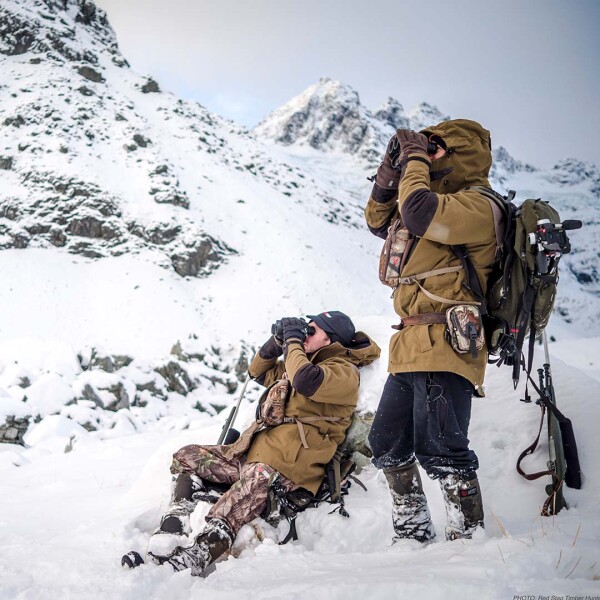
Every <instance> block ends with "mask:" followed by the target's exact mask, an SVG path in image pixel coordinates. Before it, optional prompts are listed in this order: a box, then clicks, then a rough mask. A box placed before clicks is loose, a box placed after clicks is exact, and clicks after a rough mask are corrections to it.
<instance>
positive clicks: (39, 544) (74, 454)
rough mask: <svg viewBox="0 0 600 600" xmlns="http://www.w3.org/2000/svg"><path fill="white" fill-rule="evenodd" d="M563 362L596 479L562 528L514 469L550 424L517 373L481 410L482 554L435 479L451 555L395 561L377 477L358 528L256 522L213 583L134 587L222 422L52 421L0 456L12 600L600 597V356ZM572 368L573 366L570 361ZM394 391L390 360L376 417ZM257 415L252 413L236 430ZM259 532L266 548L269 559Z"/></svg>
mask: <svg viewBox="0 0 600 600" xmlns="http://www.w3.org/2000/svg"><path fill="white" fill-rule="evenodd" d="M364 321H365V325H369V327H366V326H365V329H366V330H367V331H377V330H380V329H385V328H386V327H387V325H388V323H387V321H386V320H385V319H383V318H380V317H379V318H377V317H371V318H365V319H364ZM551 349H552V367H553V375H554V380H555V386H556V393H557V399H558V403H559V406H560V408H561V410H563V411H564V412H565V413H566V414H567V415H568V416H569V417H570V418H571V419H572V420H573V425H574V428H575V433H576V435H577V440H578V444H579V453H580V459H581V465H582V469H583V472H584V474H585V482H584V487H583V489H582V490H579V491H578V490H570V489H565V496H566V499H567V501H568V503H569V505H570V507H569V509H568V510H566V511H562V512H561V513H560V514H559V515H557V516H555V517H550V518H543V517H540V516H539V511H540V509H541V505H542V503H543V501H544V499H545V495H544V491H543V485H544V481H545V479H542V480H540V481H537V482H528V481H525V480H524V479H522V478H520V477H519V475H518V474H517V473H516V471H515V468H514V465H515V462H516V457H517V456H518V454H519V453H520V451H521V450H522V449H524V448H525V447H526V446H527V445H528V444H529V443H531V441H532V440H533V438H534V437H535V433H536V427H537V423H538V419H539V410H538V408H537V407H536V406H535V405H534V404H531V405H526V404H523V403H521V402H519V401H518V398H519V393H520V392H522V390H518V391H517V392H513V391H512V390H511V389H510V387H511V386H510V385H509V384H508V379H509V374H508V372H507V371H505V370H499V369H495V368H493V367H492V368H490V371H489V374H488V378H487V398H485V399H479V400H474V406H473V417H472V425H471V431H470V437H471V441H472V447H473V448H474V449H475V450H476V452H477V453H478V455H479V459H480V463H481V468H480V471H479V474H480V481H481V487H482V495H483V498H484V503H485V509H486V529H485V532H481V533H480V534H479V535H477V536H475V538H474V539H473V540H470V541H455V542H445V541H443V531H444V522H445V516H444V508H443V503H442V498H441V493H440V491H439V489H438V487H437V485H436V483H435V482H432V481H430V480H429V479H428V478H427V477H426V476H425V475H424V474H422V475H423V481H424V487H425V492H426V494H427V496H428V498H429V504H430V508H431V512H432V517H433V521H434V525H435V527H436V530H437V532H438V540H437V541H436V542H434V543H432V544H429V545H427V546H424V547H421V546H419V545H418V544H417V543H416V542H400V543H398V544H396V545H394V546H391V544H390V542H391V537H392V528H391V514H390V511H391V500H390V496H389V492H388V491H387V487H386V483H385V481H384V478H383V476H382V474H381V473H378V472H377V471H376V470H375V469H374V468H372V467H370V466H369V467H367V468H366V469H364V470H363V471H362V473H361V475H360V478H361V480H362V481H363V482H364V483H365V484H366V486H367V488H368V491H367V492H364V491H363V490H362V489H360V488H359V487H358V486H354V487H353V488H352V489H351V493H350V495H349V496H348V498H347V509H348V512H349V513H350V518H349V519H345V518H343V517H341V516H339V515H338V514H331V515H330V514H329V511H330V508H329V507H328V506H322V507H319V508H318V509H310V510H308V511H307V512H305V513H303V514H302V515H301V516H300V517H299V523H298V531H299V535H300V540H299V541H298V542H293V543H290V544H288V545H286V546H278V545H276V544H275V542H274V541H273V540H274V539H275V538H276V535H279V536H280V537H283V535H285V531H286V527H285V526H284V524H282V525H280V526H279V531H278V532H275V531H273V530H272V528H270V526H268V525H267V524H266V523H264V522H263V521H261V520H258V521H257V522H255V523H254V527H253V526H251V525H248V526H246V527H245V528H244V530H243V531H242V532H241V533H240V536H239V539H238V542H237V544H236V547H235V554H236V555H237V556H235V557H233V556H232V557H230V558H228V559H227V560H225V561H223V562H220V563H218V565H217V569H216V571H215V573H213V574H211V575H210V576H209V577H208V578H206V579H195V578H192V577H190V576H189V574H188V573H177V574H173V573H172V572H170V571H169V570H168V569H166V568H159V567H156V566H154V565H147V566H143V567H141V568H139V569H137V570H135V571H127V570H123V569H122V568H121V566H120V557H121V555H122V554H123V553H125V552H127V551H129V550H131V549H136V550H138V551H140V552H141V553H142V554H143V553H144V552H145V549H146V547H147V544H148V540H149V536H150V534H151V532H152V531H153V530H154V528H155V527H156V525H157V523H158V520H159V517H160V514H161V511H162V510H164V508H165V506H166V504H167V502H168V496H169V483H170V474H169V471H168V467H169V463H170V457H171V454H172V453H173V452H174V451H175V450H176V449H178V448H179V447H181V446H183V445H185V444H188V443H214V440H216V438H217V437H218V434H219V431H220V424H221V423H222V421H223V419H224V418H225V416H224V415H223V414H221V415H219V416H217V417H211V416H209V415H207V414H205V413H203V414H199V415H198V417H197V418H196V419H194V420H192V421H190V422H189V427H188V428H187V429H184V430H181V428H180V427H177V426H175V423H174V422H170V423H169V422H168V419H166V420H164V421H159V424H160V423H162V425H161V429H157V425H156V424H154V425H153V426H152V427H147V428H141V429H140V428H139V426H138V429H137V430H133V428H130V429H129V430H127V429H126V428H125V427H123V426H122V427H120V428H115V429H112V430H103V431H98V432H91V433H90V432H87V431H85V430H84V429H83V428H81V427H79V426H77V425H76V424H75V423H74V422H73V421H72V420H70V419H67V418H65V417H63V416H59V415H52V416H47V417H45V418H44V419H43V420H42V421H41V422H40V423H38V424H36V425H35V426H34V427H33V428H32V429H31V431H30V432H28V434H27V438H26V442H27V444H28V447H27V448H22V447H19V446H12V445H10V446H9V445H2V446H0V494H1V496H2V499H3V500H2V503H3V513H2V514H3V517H2V518H0V533H1V536H0V546H1V547H2V548H3V552H2V553H1V554H0V578H1V580H2V582H3V585H2V589H1V591H0V598H6V599H8V598H15V597H27V598H44V599H46V598H64V597H65V595H69V597H73V598H83V597H85V598H106V597H110V598H123V599H128V598H138V597H140V594H141V595H143V596H144V597H147V598H161V597H164V596H165V595H169V596H173V595H176V596H177V597H190V598H194V597H196V596H198V595H203V596H204V597H210V598H218V599H220V598H250V597H253V596H255V595H261V597H266V598H271V597H273V598H275V597H278V598H308V597H314V596H316V597H328V598H329V597H331V598H362V597H369V598H371V597H372V598H388V597H389V598H392V597H394V598H395V597H397V596H398V590H399V589H402V594H403V595H404V594H406V595H409V596H411V595H413V594H418V595H419V596H420V597H422V598H427V599H429V598H432V599H434V598H442V597H447V595H448V594H460V595H461V597H464V598H475V597H481V596H484V597H491V598H507V597H512V596H513V595H526V594H534V595H536V597H537V595H540V594H542V595H552V594H553V595H558V596H560V595H563V596H564V595H567V594H568V595H585V594H590V595H593V594H595V595H597V594H598V591H599V589H600V584H599V583H598V581H600V561H599V560H598V559H599V558H600V556H598V555H599V548H600V523H599V521H598V518H597V498H598V497H599V495H600V483H599V482H600V467H599V465H598V462H597V460H596V458H597V456H598V455H599V453H600V438H599V437H598V436H597V435H596V433H597V432H596V427H597V423H598V422H599V421H598V418H599V417H600V407H599V405H598V402H597V398H598V396H599V395H600V382H599V381H598V380H594V379H591V378H589V377H588V376H586V375H585V374H583V373H582V372H581V371H579V370H578V369H577V368H576V367H574V366H572V365H573V364H577V363H578V362H582V361H583V359H584V357H589V356H590V353H591V352H594V351H596V352H597V341H596V340H581V341H580V343H579V345H578V346H577V347H574V346H572V345H571V344H570V342H568V341H567V342H562V343H561V342H557V343H554V344H551ZM563 353H566V354H568V356H569V363H570V364H566V363H565V362H563V361H562V360H560V359H558V358H557V355H560V354H563ZM540 354H541V353H540V352H538V358H540V356H539V355H540ZM540 359H541V358H540ZM384 380H385V362H384V360H380V361H378V362H377V363H375V364H374V365H372V366H371V367H367V368H365V369H363V377H362V390H361V405H362V406H363V407H364V408H365V409H371V410H372V409H374V408H375V406H376V403H377V399H378V391H377V387H378V385H377V383H378V384H379V387H380V386H381V385H382V384H383V381H384ZM252 385H253V386H255V387H256V384H252ZM122 412H123V413H125V412H126V411H122ZM225 412H227V411H225ZM252 412H253V408H252V405H251V403H250V402H249V401H244V402H243V403H242V411H241V414H240V417H239V424H243V423H245V422H248V421H249V420H250V419H251V414H252ZM126 421H127V419H126V418H125V417H124V422H126ZM546 455H547V447H546V445H545V442H544V441H542V443H541V445H540V448H539V449H538V451H537V452H536V453H535V454H534V456H532V457H529V458H528V459H526V461H525V465H524V466H525V468H526V470H529V471H535V470H540V469H542V468H544V464H545V460H546ZM13 463H16V464H13ZM16 465H20V466H16ZM205 513H206V507H205V506H204V507H199V508H198V509H197V511H196V513H195V514H194V515H193V519H192V525H193V526H194V527H195V528H196V531H197V530H198V528H199V527H201V526H202V517H203V516H204V514H205ZM255 528H256V529H255ZM257 530H259V531H262V532H264V534H265V535H266V538H267V539H266V540H265V541H264V542H262V543H260V542H259V541H258V538H257V533H256V531H257Z"/></svg>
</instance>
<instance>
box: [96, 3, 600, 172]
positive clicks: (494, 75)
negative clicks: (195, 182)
mask: <svg viewBox="0 0 600 600" xmlns="http://www.w3.org/2000/svg"><path fill="white" fill-rule="evenodd" d="M97 4H98V5H99V6H101V7H102V8H104V9H105V10H106V11H107V13H108V17H109V20H110V22H111V24H112V26H113V28H114V29H115V31H116V33H117V38H118V41H119V44H120V47H121V51H122V52H123V54H124V55H125V56H126V58H127V59H128V60H129V62H130V64H131V65H132V67H133V68H134V69H135V70H136V71H138V72H140V73H142V74H148V75H152V76H153V77H154V78H155V79H156V80H157V81H158V82H159V83H160V84H161V86H162V88H163V89H166V90H169V91H172V92H174V93H175V94H177V95H178V96H181V97H185V98H193V99H195V100H197V101H199V102H200V103H201V104H203V105H204V106H206V107H207V108H209V109H210V110H212V111H214V112H217V113H219V114H221V115H223V116H226V117H229V118H231V119H233V120H234V121H237V122H239V123H241V124H244V125H247V126H253V125H255V124H256V123H257V122H258V121H260V120H261V119H262V118H264V117H265V116H266V115H267V114H268V113H269V112H270V111H271V110H273V109H275V108H277V107H278V106H280V105H281V104H284V103H285V102H287V101H288V100H289V99H290V98H292V97H293V96H295V95H297V94H299V93H300V92H302V91H303V90H304V89H305V88H306V87H308V86H309V85H311V84H313V83H315V82H316V81H317V80H318V79H319V78H320V77H324V76H325V77H331V78H334V79H339V80H340V81H342V82H343V83H346V84H348V85H350V86H352V87H353V88H354V89H356V90H357V91H358V93H359V94H360V97H361V100H362V102H363V103H364V104H366V105H367V106H368V107H369V108H376V107H377V106H378V105H379V104H381V103H382V102H383V101H384V100H385V99H386V98H387V97H388V96H392V97H394V98H396V99H397V100H399V101H400V102H401V103H402V105H403V106H404V108H405V110H407V111H408V110H409V109H410V108H412V107H413V106H414V105H415V104H417V103H419V102H423V101H425V102H429V103H431V104H436V105H437V106H438V108H439V109H440V110H441V111H442V112H443V113H445V114H449V115H450V116H452V117H453V118H469V119H475V120H477V121H480V122H481V123H482V124H483V125H484V126H485V127H487V128H488V129H490V130H491V132H492V142H493V143H494V144H495V145H499V144H501V145H504V146H506V147H507V149H508V150H509V152H510V153H511V154H512V155H513V156H514V157H515V158H518V159H520V160H524V161H526V162H530V163H532V164H534V165H535V166H539V167H551V166H553V165H554V164H555V163H556V162H557V161H558V160H560V159H563V158H566V157H568V156H574V157H576V158H580V159H583V160H590V161H592V162H594V163H596V164H597V165H599V166H600V144H598V143H597V142H596V140H597V139H598V138H600V118H599V115H598V109H599V98H600V32H599V29H600V0H570V1H567V0H563V1H559V0H497V1H495V2H493V1H491V0H479V1H475V0H473V1H471V0H452V1H451V2H449V1H446V0H429V1H425V2H419V0H413V1H411V2H408V1H405V0H398V1H394V0H387V1H385V2H384V1H381V0H344V1H342V0H252V1H245V2H244V1H242V0H168V1H167V0H97Z"/></svg>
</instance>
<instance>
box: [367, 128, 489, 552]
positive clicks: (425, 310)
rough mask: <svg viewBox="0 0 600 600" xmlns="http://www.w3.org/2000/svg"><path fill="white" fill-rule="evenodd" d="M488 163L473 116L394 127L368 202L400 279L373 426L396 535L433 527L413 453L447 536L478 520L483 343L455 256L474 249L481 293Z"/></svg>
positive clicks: (388, 268)
mask: <svg viewBox="0 0 600 600" xmlns="http://www.w3.org/2000/svg"><path fill="white" fill-rule="evenodd" d="M491 164H492V154H491V141H490V133H489V131H487V130H486V129H484V128H483V127H482V126H481V125H480V124H479V123H476V122H474V121H469V120H463V119H459V120H452V121H445V122H443V123H440V124H439V125H436V126H434V127H430V128H428V129H425V130H423V131H422V132H420V133H417V132H414V131H410V130H406V129H399V130H398V131H397V132H396V135H395V136H393V137H392V139H391V140H390V143H389V144H388V148H387V151H386V154H385V157H384V160H383V162H382V163H381V165H380V167H379V169H378V171H377V174H376V176H375V179H374V186H373V191H372V193H371V197H370V198H369V202H368V204H367V207H366V210H365V216H366V220H367V224H368V226H369V229H370V231H371V232H372V233H373V234H374V235H377V236H378V237H381V238H384V239H386V238H387V239H386V246H387V247H388V248H392V251H391V252H388V255H387V256H385V257H384V253H382V268H383V271H382V268H380V277H381V279H382V281H383V282H384V283H386V284H387V285H390V286H392V287H394V292H393V296H392V297H393V299H394V309H395V311H396V313H397V314H398V315H399V316H400V318H401V323H400V325H396V326H394V328H395V329H398V330H399V331H398V332H397V333H396V334H394V335H393V336H392V338H391V340H390V353H389V367H388V371H389V373H390V375H389V376H388V379H387V381H386V384H385V386H384V389H383V393H382V396H381V400H380V402H379V407H378V409H377V413H376V415H375V419H374V422H373V427H372V429H371V432H370V435H369V442H370V444H371V447H372V449H373V463H374V464H375V466H376V467H377V468H380V469H383V472H384V473H385V476H386V479H387V481H388V484H389V487H390V490H391V494H392V499H393V509H392V518H393V524H394V531H395V535H394V541H397V540H399V539H405V538H408V539H415V540H418V541H420V542H426V541H428V540H431V539H432V538H433V537H435V531H434V528H433V525H432V522H431V515H430V513H429V508H428V506H427V498H426V497H425V494H424V492H423V487H422V483H421V478H420V475H419V471H418V468H417V461H418V463H419V464H420V465H421V467H422V468H423V469H424V470H425V472H426V473H427V475H428V476H429V477H431V478H432V479H436V480H438V481H439V482H440V485H441V489H442V493H443V496H444V501H445V506H446V517H447V524H446V539H449V540H453V539H458V538H470V537H471V536H472V535H473V532H474V530H475V529H476V528H477V527H483V504H482V500H481V491H480V487H479V482H478V480H477V469H478V467H479V462H478V460H477V456H476V454H475V452H473V450H471V449H470V448H469V439H468V437H467V434H468V428H469V420H470V417H471V398H472V397H473V395H475V396H479V397H482V396H483V395H484V394H483V387H482V384H483V379H484V375H485V368H486V364H487V350H486V346H485V340H484V335H483V327H482V325H481V316H480V314H479V313H480V311H479V308H480V305H478V304H477V301H476V297H477V295H476V294H474V293H473V292H472V290H471V289H470V288H468V287H467V284H466V277H465V267H463V261H462V260H461V259H460V258H459V257H460V255H461V253H464V252H465V251H466V252H468V254H469V256H470V259H471V261H472V263H473V265H474V267H475V270H476V272H477V278H476V279H477V280H478V281H479V282H480V285H481V288H483V289H482V290H478V291H479V292H482V293H483V294H484V295H485V292H486V287H487V279H488V276H489V274H490V272H491V266H492V263H493V262H494V258H495V254H496V235H495V231H494V218H493V214H492V209H491V207H490V202H489V201H488V200H486V198H485V197H484V196H482V195H481V194H480V193H479V192H478V190H477V188H478V187H485V188H490V184H489V181H488V173H489V170H490V167H491ZM384 250H385V247H384ZM390 275H391V277H390ZM469 280H470V281H473V280H474V278H473V277H471V278H470V279H469Z"/></svg>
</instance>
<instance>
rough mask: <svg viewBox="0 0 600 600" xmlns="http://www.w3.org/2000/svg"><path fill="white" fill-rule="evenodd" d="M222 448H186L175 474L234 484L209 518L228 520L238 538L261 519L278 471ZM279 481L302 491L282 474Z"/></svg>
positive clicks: (176, 460) (179, 454)
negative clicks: (270, 483) (192, 474)
mask: <svg viewBox="0 0 600 600" xmlns="http://www.w3.org/2000/svg"><path fill="white" fill-rule="evenodd" d="M222 448H223V447H222V446H200V445H197V444H191V445H189V446H184V447H183V448H181V449H179V450H178V451H177V452H175V454H174V455H173V464H172V465H171V473H173V474H174V475H175V474H178V473H185V472H187V473H194V474H195V475H198V477H200V478H201V479H204V480H205V481H211V482H213V483H226V484H230V485H231V487H230V488H229V489H228V490H227V491H226V492H225V493H224V494H223V495H222V496H221V497H220V498H219V500H218V502H217V503H216V504H215V505H214V506H213V507H212V508H211V509H210V511H209V513H208V514H207V515H206V519H207V520H210V519H224V520H225V521H227V523H229V525H230V527H231V529H232V530H233V533H234V535H237V533H238V531H239V530H240V529H241V528H242V526H243V525H245V524H246V523H249V522H250V521H252V520H253V519H254V518H256V517H258V516H260V515H261V513H262V512H263V510H264V509H265V506H266V504H267V496H268V492H269V482H270V481H271V480H272V476H274V475H275V473H277V471H276V470H275V469H274V468H273V467H270V466H269V465H266V464H264V463H246V462H245V456H241V457H239V458H231V457H227V456H225V455H224V454H223V452H222V451H221V449H222ZM279 481H280V483H281V484H282V485H283V487H284V488H285V489H287V490H293V489H296V488H298V486H297V485H296V484H295V483H294V482H293V481H291V480H290V479H288V478H287V477H284V476H283V475H281V474H279Z"/></svg>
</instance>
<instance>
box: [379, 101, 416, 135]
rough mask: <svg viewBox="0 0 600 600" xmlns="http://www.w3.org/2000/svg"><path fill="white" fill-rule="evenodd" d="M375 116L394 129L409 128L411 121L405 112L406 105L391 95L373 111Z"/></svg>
mask: <svg viewBox="0 0 600 600" xmlns="http://www.w3.org/2000/svg"><path fill="white" fill-rule="evenodd" d="M373 116H374V117H375V118H376V119H379V120H380V121H383V122H384V123H387V124H388V125H390V126H391V127H393V128H394V129H408V128H409V127H410V122H409V120H408V117H407V116H406V114H405V113H404V107H403V106H402V104H400V102H398V100H396V99H395V98H392V97H391V96H389V97H388V99H387V100H386V101H385V102H384V103H383V104H382V105H381V106H380V107H379V108H378V109H377V110H376V111H375V112H374V113H373Z"/></svg>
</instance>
